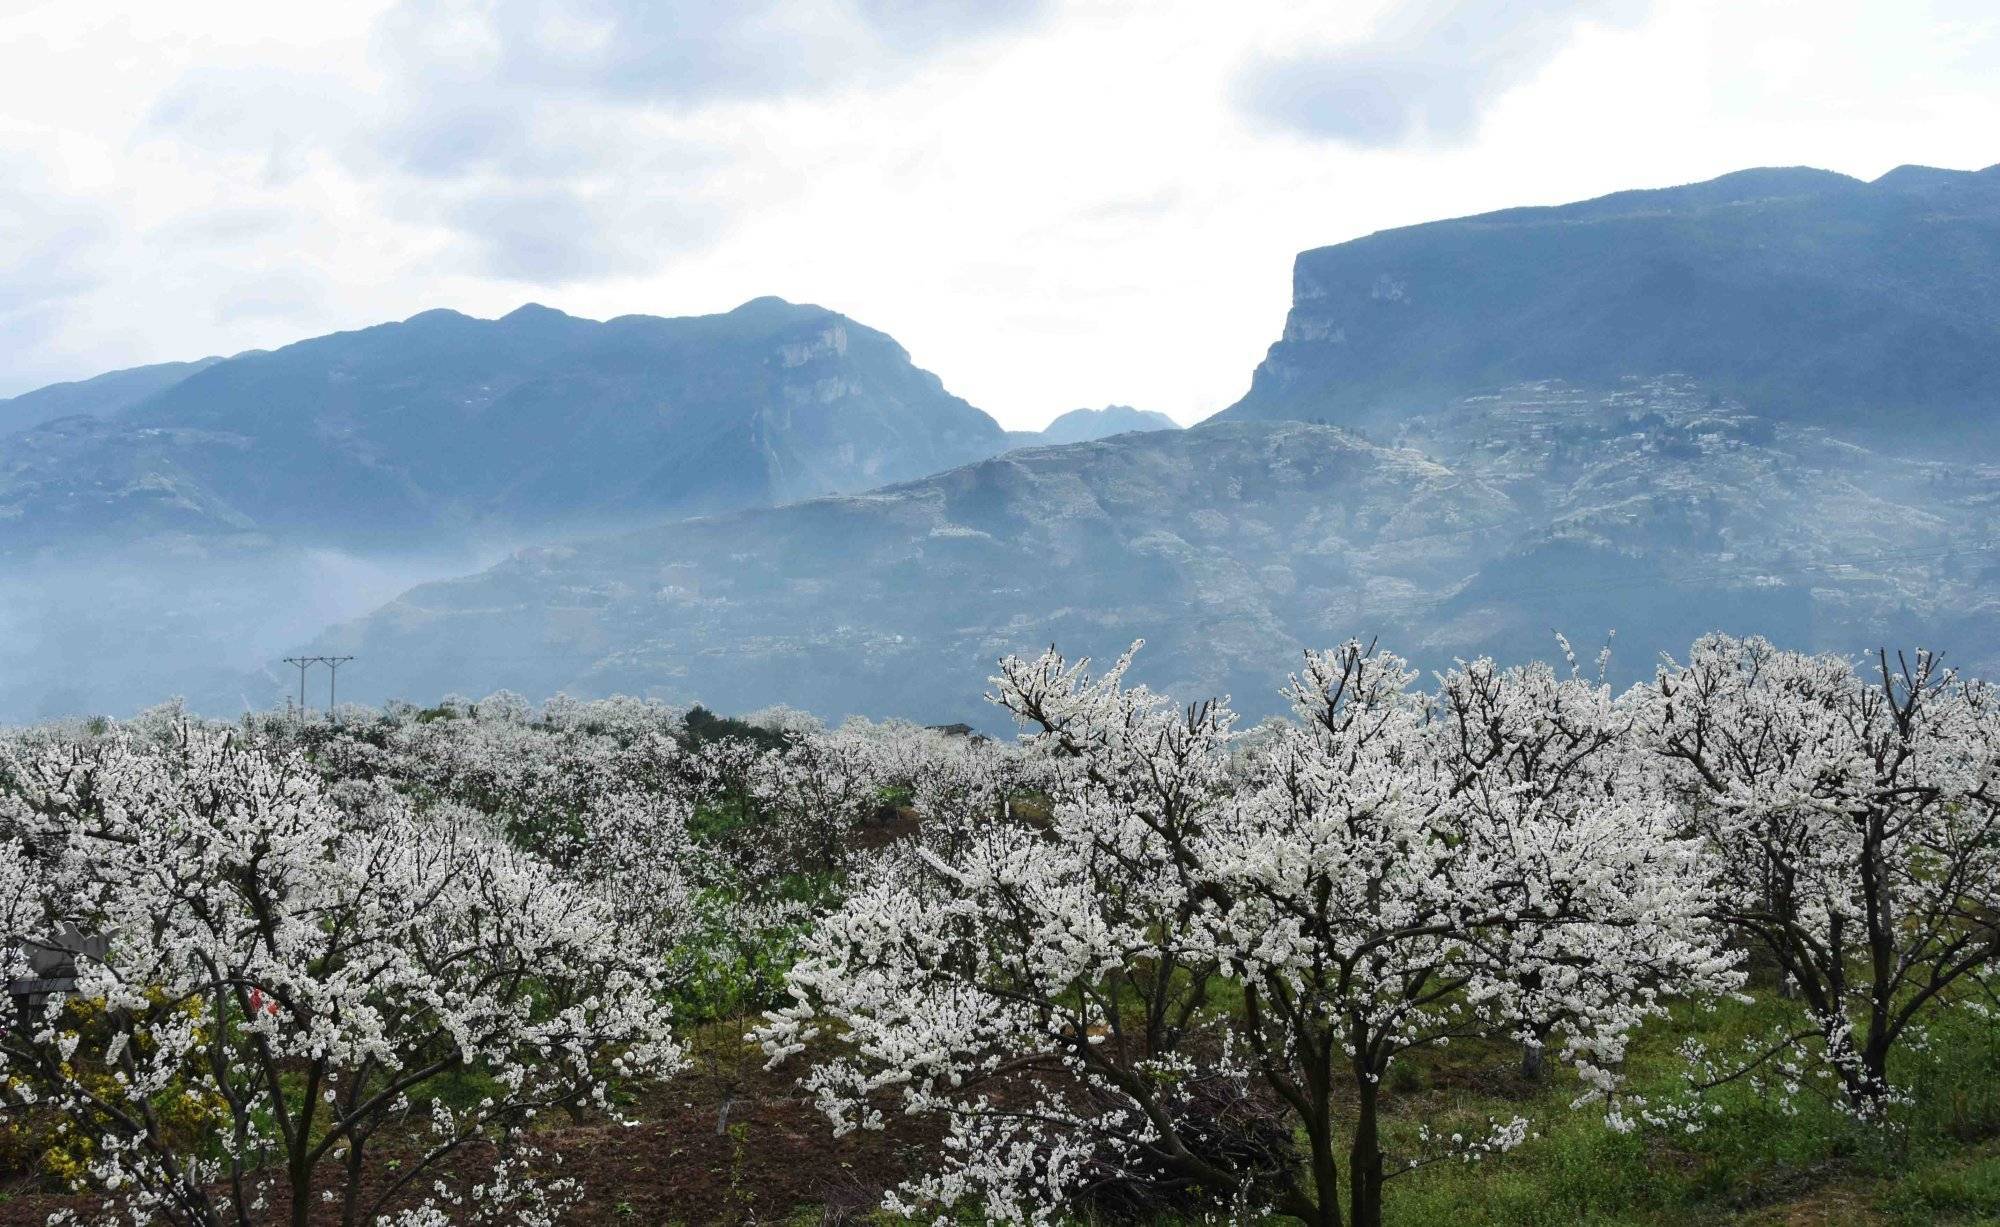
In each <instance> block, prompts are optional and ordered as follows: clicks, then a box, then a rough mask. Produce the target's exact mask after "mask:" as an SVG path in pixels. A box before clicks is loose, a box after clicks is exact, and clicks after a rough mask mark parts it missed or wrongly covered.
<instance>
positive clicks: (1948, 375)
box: [1223, 166, 2000, 451]
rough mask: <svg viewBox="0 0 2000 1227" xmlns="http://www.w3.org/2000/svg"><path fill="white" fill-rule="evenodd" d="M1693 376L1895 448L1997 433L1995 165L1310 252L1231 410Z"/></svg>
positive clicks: (1999, 322) (1758, 404) (1999, 218)
mask: <svg viewBox="0 0 2000 1227" xmlns="http://www.w3.org/2000/svg"><path fill="white" fill-rule="evenodd" d="M1657 371H1676V372H1681V373H1684V374H1687V375H1690V376H1692V377H1693V378H1695V379H1697V380H1699V381H1700V382H1701V383H1703V384H1704V386H1706V387H1708V388H1710V389H1711V390H1713V391H1715V392H1716V393H1718V394H1719V395H1721V396H1725V397H1728V398H1731V399H1734V400H1737V401H1740V402H1742V403H1743V404H1744V405H1745V406H1747V407H1748V408H1749V410H1750V411H1752V412H1754V413H1757V414H1760V415H1763V416H1767V417H1771V418H1775V419H1778V420H1784V421H1798V422H1804V423H1811V424H1817V425H1821V426H1827V427H1830V428H1835V429H1839V430H1841V431H1843V432H1846V433H1849V434H1853V435H1857V436H1860V437H1863V438H1866V439H1868V440H1870V441H1885V442H1891V443H1894V444H1896V445H1898V446H1917V447H1928V448H1931V449H1933V450H1936V449H1941V448H1945V447H1950V448H1963V447H1964V446H1966V445H1967V444H1968V443H1976V444H1977V445H1979V446H1981V447H1982V448H1984V449H1987V450H1989V451H1990V450H1991V449H1992V448H1993V447H1994V445H1995V444H1996V442H2000V166H1996V167H1991V168H1988V169H1987V170H1984V171H1980V172H1976V173H1971V172H1955V171H1942V170H1934V169H1929V168H1923V167H1904V168H1901V169H1900V170H1897V171H1892V172H1890V173H1889V174H1887V175H1884V176H1883V177H1882V178H1880V179H1878V180H1876V181H1874V182H1873V183H1864V182H1861V181H1859V180H1855V179H1849V178H1847V177H1845V176H1842V175H1836V174H1833V173H1831V172H1827V171H1817V170H1808V169H1803V168H1797V169H1775V170H1753V171H1744V172H1741V173H1739V174H1734V175H1727V176H1724V177H1723V178H1720V179H1716V180H1713V181H1711V182H1708V183H1698V184H1692V185H1689V186H1686V187H1678V188H1669V189H1665V190H1662V191H1641V192H1621V193H1619V194H1617V195H1613V196H1607V197H1604V198H1602V199H1599V200H1591V201H1585V202H1582V203H1579V204H1572V205H1564V206H1560V207H1557V208H1533V209H1509V210H1506V211H1503V212H1499V213H1489V214H1485V215H1482V216H1478V217H1469V218H1462V219H1459V220H1456V221H1445V222H1436V223H1432V224H1429V225H1422V226H1410V227H1406V228H1403V229H1398V230H1389V231H1384V232H1382V233H1379V234H1373V235H1369V236H1368V237H1366V238H1362V239H1357V240H1355V241H1353V242H1349V243H1342V244H1339V245H1337V246H1334V247H1325V248H1320V249H1318V250H1314V251H1308V252H1305V253H1304V254H1302V255H1300V256H1299V257H1298V261H1297V264H1296V266H1295V269H1294V272H1293V299H1292V309H1291V314H1290V316H1289V318H1288V319H1287V322H1286V326H1285V333H1284V336H1283V337H1282V338H1281V339H1280V340H1279V341H1278V342H1277V343H1276V344H1275V345H1273V346H1272V347H1271V350H1270V354H1269V356H1268V357H1267V358H1266V359H1265V361H1264V363H1263V364H1262V365H1261V366H1260V367H1259V368H1258V369H1257V372H1256V375H1255V377H1254V379H1253V381H1252V384H1251V388H1250V391H1249V393H1248V394H1247V395H1246V396H1245V397H1244V398H1243V399H1242V400H1241V401H1239V402H1238V403H1237V404H1236V405H1234V406H1232V407H1230V408H1229V409H1228V410H1227V411H1225V413H1224V414H1223V416H1224V417H1226V418H1231V419H1248V418H1260V419H1272V418H1294V419H1304V420H1313V421H1320V420H1324V421H1328V422H1332V423H1335V424H1347V425H1359V426H1365V427H1382V426H1384V425H1386V424H1390V423H1393V422H1396V421H1397V420H1399V419H1400V418H1401V417H1403V416H1404V415H1406V414H1410V413H1413V412H1419V411H1422V410H1424V409H1425V408H1427V407H1430V406H1435V405H1438V404H1443V403H1448V402H1450V401H1451V400H1454V399H1456V398H1458V397H1462V396H1467V395H1473V394H1477V393H1481V392H1492V391H1495V390H1497V389H1499V388H1501V387H1503V386H1505V385H1508V384H1512V383H1517V382H1520V381H1523V380H1540V379H1561V380H1566V381H1570V382H1573V383H1578V384H1584V385H1588V386H1592V387H1597V388H1602V389H1609V388H1611V387H1613V386H1614V385H1615V382H1616V381H1617V379H1618V378H1619V377H1620V376H1622V375H1624V374H1627V373H1630V372H1657Z"/></svg>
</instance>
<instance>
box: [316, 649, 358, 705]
mask: <svg viewBox="0 0 2000 1227" xmlns="http://www.w3.org/2000/svg"><path fill="white" fill-rule="evenodd" d="M353 659H354V658H353V657H352V656H322V657H320V658H319V660H320V663H322V664H324V665H325V666H326V715H327V718H328V719H329V720H337V719H339V718H340V717H339V716H338V714H337V713H338V712H339V710H340V709H339V708H338V707H336V706H334V701H333V686H334V683H335V682H337V681H339V680H340V666H342V665H344V664H346V663H347V662H348V661H350V660H353Z"/></svg>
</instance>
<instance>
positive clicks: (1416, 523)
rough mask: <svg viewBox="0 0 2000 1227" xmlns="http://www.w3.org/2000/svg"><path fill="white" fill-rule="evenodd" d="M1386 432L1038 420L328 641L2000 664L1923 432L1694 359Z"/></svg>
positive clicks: (880, 664) (428, 680)
mask: <svg viewBox="0 0 2000 1227" xmlns="http://www.w3.org/2000/svg"><path fill="white" fill-rule="evenodd" d="M1409 427H1410V431H1409V435H1408V437H1407V438H1406V439H1402V440H1397V441H1393V442H1377V441H1371V440H1368V439H1365V438H1363V437H1361V436H1359V435H1356V434H1354V433H1353V432H1351V431H1348V430H1345V429H1342V428H1338V427H1329V426H1320V425H1315V424H1310V423H1300V422H1276V421H1218V422H1212V423H1208V424H1204V425H1202V426H1198V427H1195V428H1193V429H1190V430H1187V431H1180V432H1159V433H1148V434H1126V435H1120V436H1118V437H1116V438H1111V439H1106V440H1101V441H1097V442H1091V443H1084V444H1075V445H1069V446H1060V447H1045V448H1034V449H1028V450H1023V451H1016V452H1011V453H1009V454H1007V455H1005V456H1001V457H998V458H995V459H991V460H987V461H983V462H980V463H977V464H973V465H970V466H966V467H963V468H959V469H955V470H952V471H949V472H946V473H943V474H939V475H937V476H934V477H929V478H925V479H922V480H920V481H916V482H911V483H905V484H901V485H895V486H890V487H887V488H884V489H881V490H877V491H872V492H870V493H867V494H861V495H852V496H844V497H836V498H826V499H819V500H812V501H808V502H804V503H799V504H795V505H792V506H787V507H780V508H774V509H766V510H757V511H746V512H738V513H735V514H731V515H727V516H721V517H713V518H703V519H695V520H690V521H686V522H683V523H679V524H675V525H671V526H667V527H662V528H658V529H651V530H647V531H645V532H642V533H636V534H628V535H622V536H618V537H614V538H608V539H602V540H597V541H591V542H584V543H576V544H571V545H564V546H559V547H552V548H544V549H533V550H527V551H523V552H521V553H518V554H517V555H515V556H514V557H512V558H510V559H509V560H507V561H505V562H503V563H501V564H499V565H497V566H495V567H493V568H491V569H489V570H487V571H485V572H482V573H480V574H478V575H475V576H471V577H468V578H465V579H460V580H453V581H447V582H442V583H435V584H429V585H425V586H422V587H419V588H416V589H414V590H413V591H411V592H409V593H406V594H405V595H403V596H402V597H400V598H399V599H398V600H396V601H395V602H393V603H392V604H390V605H389V606H387V607H385V608H384V609H382V610H380V611H378V612H377V613H375V614H373V615H371V616H370V617H368V618H366V619H364V620H361V621H359V622H357V623H354V624H350V625H347V626H344V627H340V628H336V629H335V630H333V631H331V632H329V634H328V635H326V636H324V637H323V638H322V639H321V640H320V641H319V643H318V645H317V646H318V648H319V649H320V650H325V651H335V650H337V651H340V652H346V653H353V654H355V655H357V656H359V657H360V658H361V659H363V660H366V661H368V662H370V664H369V666H368V668H367V669H366V670H365V671H357V672H356V674H355V683H356V687H357V688H356V690H355V691H354V693H355V694H357V695H369V696H371V697H377V698H386V697H388V696H389V695H390V694H392V693H400V694H405V695H436V694H440V693H444V692H447V691H458V692H463V693H468V694H470V693H473V692H475V691H479V690H480V689H481V688H491V687H493V686H507V687H510V688H513V689H516V690H519V691H522V692H524V693H529V694H549V693H554V692H556V691H559V690H560V691H565V692H568V693H571V694H579V695H581V694H603V693H609V692H616V691H633V690H636V691H638V692H643V693H651V694H658V695H662V696H668V697H674V698H679V699H681V700H683V701H686V700H691V699H694V698H700V699H701V700H702V701H704V702H708V703H711V704H716V705H721V706H724V707H726V708H729V709H733V710H742V709H746V708H754V707H758V706H762V705H764V704H768V703H773V702H780V701H782V702H787V703H792V704H795V705H799V706H805V707H808V708H811V709H813V710H816V711H821V712H826V713H839V712H844V711H861V712H867V713H871V714H882V715H887V714H900V715H905V716H911V717H915V718H921V719H926V720H971V721H973V722H975V723H984V724H987V725H990V724H991V723H992V721H991V718H990V715H988V714H987V713H984V712H982V710H981V708H980V705H979V703H978V696H979V695H980V693H981V692H982V689H983V687H984V682H985V679H986V677H987V675H988V673H990V672H991V665H992V662H993V661H994V660H995V658H997V657H998V656H1000V655H1002V654H1004V653H1007V652H1030V651H1035V650H1038V649H1039V648H1041V647H1043V646H1046V645H1047V644H1049V643H1051V642H1053V643H1055V644H1057V645H1059V646H1060V647H1062V648H1063V649H1064V650H1065V651H1067V652H1070V653H1074V654H1088V655H1094V656H1096V657H1098V658H1099V659H1109V658H1110V657H1111V656H1115V655H1116V654H1117V653H1118V652H1120V651H1122V650H1123V649H1124V648H1125V647H1126V646H1128V645H1129V644H1130V643H1131V642H1132V641H1133V640H1135V639H1139V638H1145V639H1147V640H1148V644H1147V647H1146V649H1145V650H1144V652H1142V654H1141V657H1140V662H1141V663H1140V667H1139V668H1138V670H1137V672H1136V674H1135V676H1138V677H1141V678H1143V679H1145V680H1148V681H1151V682H1154V683H1156V684H1158V685H1161V686H1163V687H1165V688H1167V689H1168V690H1170V691H1171V692H1172V693H1175V694H1179V695H1183V696H1186V695H1196V696H1199V695H1209V694H1233V695H1234V696H1235V700H1236V702H1237V704H1238V705H1239V707H1240V708H1241V709H1242V710H1244V711H1246V712H1248V713H1250V714H1252V715H1261V714H1266V713H1269V712H1271V711H1273V710H1274V709H1275V708H1276V706H1277V694H1276V683H1277V681H1278V680H1279V675H1280V673H1281V671H1282V670H1283V669H1284V668H1285V667H1286V665H1287V662H1289V661H1292V660H1295V659H1296V657H1297V653H1298V652H1299V650H1300V649H1301V648H1303V647H1312V646H1327V645H1331V644H1334V643H1337V642H1339V641H1340V640H1343V639H1345V638H1347V637H1349V636H1359V637H1361V638H1364V639H1367V638H1373V637H1377V636H1379V637H1380V638H1381V640H1382V642H1383V643H1384V644H1385V645H1387V646H1390V647H1392V648H1394V649H1396V650H1398V651H1401V652H1403V653H1405V654H1407V655H1410V656H1411V657H1412V658H1414V659H1416V660H1417V661H1419V662H1420V663H1422V664H1424V665H1425V666H1427V667H1441V666H1443V665H1446V664H1448V663H1449V662H1450V661H1451V660H1452V659H1453V658H1454V657H1457V656H1463V655H1468V654H1473V653H1480V652H1489V653H1493V654H1495V655H1497V656H1499V657H1501V658H1504V659H1523V658H1528V657H1546V656H1549V655H1552V654H1553V653H1554V652H1555V651H1556V650H1557V645H1556V641H1555V637H1554V633H1555V632H1558V631H1560V632H1565V633H1567V634H1568V635H1569V636H1570V637H1571V638H1572V639H1573V640H1575V641H1576V642H1577V643H1578V644H1579V645H1592V646H1594V645H1596V644H1599V643H1602V642H1604V641H1605V640H1606V637H1607V635H1610V634H1614V633H1615V636H1616V638H1615V641H1614V642H1615V651H1614V654H1613V659H1614V662H1615V669H1614V674H1615V676H1617V677H1619V678H1621V679H1625V680H1629V679H1632V678H1635V677H1637V676H1641V675H1644V674H1647V673H1649V672H1650V670H1651V668H1652V665H1653V663H1654V662H1655V661H1656V660H1657V659H1658V657H1659V654H1660V653H1661V652H1684V651H1685V649H1686V647H1687V645H1688V643H1689V642H1690V641H1691V640H1692V639H1693V638H1694V637H1695V636H1697V635H1699V634H1701V633H1702V632H1704V631H1707V630H1710V629H1716V628H1723V629H1728V630H1733V631H1737V632H1740V633H1761V634H1766V635H1769V636H1771V637H1773V638H1775V639H1778V640H1781V641H1785V642H1790V643H1797V644H1804V645H1810V646H1813V647H1816V648H1829V649H1842V650H1849V651H1858V650H1862V649H1864V648H1868V647H1871V646H1873V645H1874V644H1875V643H1877V642H1880V641H1883V637H1884V636H1888V637H1889V639H1888V641H1890V642H1898V643H1902V642H1912V641H1919V640H1920V641H1922V642H1926V643H1936V644H1950V645H1952V647H1953V649H1954V652H1955V654H1956V656H1957V657H1958V658H1959V659H1960V662H1961V663H1963V664H1968V665H1973V666H1977V667H1979V668H1981V669H1982V670H1984V671H1987V672H1995V671H2000V670H1996V666H2000V630H1996V628H1997V627H2000V622H1996V621H1995V615H1996V614H2000V556H1996V554H1995V553H1994V552H1993V550H1992V544H1991V543H1992V542H1993V540H1994V536H1995V532H1996V529H2000V467H1995V466H1992V465H1983V464H1970V463H1948V462H1944V461H1936V460H1919V459H1892V458H1886V457H1882V456H1880V455H1878V454H1877V453H1875V452H1873V451H1871V450H1870V449H1866V448H1862V447H1858V446H1855V445H1853V444H1850V443H1846V442H1843V441H1841V440H1839V439H1838V438H1836V437H1834V436H1831V435H1829V434H1827V433H1826V432H1825V431H1823V430H1820V429H1819V428H1816V427H1802V426H1797V425H1794V424H1790V423H1782V422H1774V421H1772V420H1770V419H1766V418H1761V417H1758V416H1756V415H1753V414H1750V413H1748V412H1747V411H1746V410H1745V408H1744V407H1743V406H1742V405H1740V404H1738V403H1736V402H1733V401H1727V400H1718V398H1717V395H1716V394H1715V393H1714V392H1713V391H1711V390H1710V389H1708V388H1706V387H1704V386H1702V385H1700V384H1697V383H1695V382H1693V381H1691V380H1687V379H1684V378H1663V379H1654V380H1627V381H1624V386H1623V387H1622V388H1621V389H1619V390H1618V391H1615V392H1612V393H1608V394H1599V393H1593V392H1587V391H1584V390H1581V389H1578V388H1575V387H1572V386H1569V385H1562V384H1555V383H1540V384H1531V385H1522V386H1517V387H1513V388H1509V389H1506V390H1504V391H1503V392H1501V393H1499V394H1497V395H1492V396H1487V397H1483V398H1479V399H1477V400H1474V401H1470V402H1465V403H1458V404H1454V405H1451V406H1446V407H1443V408H1441V409H1440V410H1438V411H1435V412H1432V413H1427V414H1424V415H1421V416H1420V417H1415V418H1412V419H1411V420H1410V422H1409Z"/></svg>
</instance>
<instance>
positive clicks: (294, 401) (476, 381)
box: [0, 298, 1005, 555]
mask: <svg viewBox="0 0 2000 1227" xmlns="http://www.w3.org/2000/svg"><path fill="white" fill-rule="evenodd" d="M1004 446H1005V435H1004V432H1003V431H1001V429H1000V427H999V426H998V425H997V424H996V423H995V422H994V421H993V420H992V419H991V418H989V417H987V416H986V415H985V414H984V413H981V412H980V411H979V410H977V409H975V408H973V407H972V406H970V405H968V404H966V403H965V402H964V401H963V400H960V399H959V398H957V397H955V396H952V395H951V394H950V393H948V392H946V391H945V389H944V387H943V385H942V384H941V383H940V382H939V381H938V379H937V377H936V376H934V375H932V374H930V373H929V372H927V371H923V370H921V369H919V368H917V367H916V366H914V365H912V364H911V362H910V360H909V355H908V354H907V353H906V352H905V351H904V350H903V348H902V347H901V346H899V345H897V344H896V342H895V341H894V340H892V339H891V338H889V337H888V336H886V335H884V334H882V333H880V332H877V331H875V330H874V329H871V328H867V327H865V326H863V325H861V324H858V323H856V322H854V321H852V320H849V319H847V318H846V317H844V316H841V315H839V314H837V313H835V312H832V311H827V310H825V309H823V308H819V307H811V306H800V305H795V304H792V303H786V302H783V301H781V300H778V299H770V298H766V299H757V300H755V301H753V302H749V303H746V304H744V305H743V306H742V307H739V308H737V309H736V310H734V311H731V312H728V313H726V314H723V315H713V316H702V317H695V318H684V319H660V318H655V317H650V316H627V317H623V318H620V319H615V320H610V321H606V322H602V323H600V322H597V321H592V320H584V319H577V318H573V317H571V316H567V315H564V314H562V313H561V312H558V311H552V310H548V309H546V308H541V307H524V308H522V309H521V310H519V311H516V312H514V313H513V314H511V315H508V316H506V317H505V318H502V319H498V320H479V319H472V318H470V317H467V316H463V315H459V314H457V313H454V312H449V311H432V312H426V313H424V314H422V315H418V316H415V317H413V318H411V319H409V320H406V321H404V322H402V323H400V324H386V325H382V326H379V327H375V328H369V329H364V330H361V331H359V332H352V333H340V334H335V335H333V336H327V337H320V338H316V339H314V340H310V341H304V342H300V343H299V344H296V345H291V346H287V347H285V348H283V349H279V350H275V351H271V352H268V353H256V354H246V355H241V356H239V357H236V358H232V359H228V360H226V361H222V362H218V363H215V364H213V365H210V366H208V367H206V368H205V369H202V370H199V371H197V372H194V373H193V374H191V375H188V376H187V377H186V378H182V379H179V380H178V381H176V382H174V383H172V384H171V385H170V386H167V387H165V388H163V389H161V390H159V391H157V392H155V393H153V394H151V395H149V396H146V397H144V398H142V399H140V400H138V401H137V402H136V403H133V404H130V405H129V406H126V407H124V408H123V409H122V410H121V411H120V412H118V413H116V414H114V415H112V416H110V417H108V418H102V419H78V418H65V419H62V420H59V421H55V422H51V423H47V424H45V425H43V426H41V427H39V428H37V429H34V430H30V431H27V432H24V433H21V434H17V435H15V436H14V437H12V438H10V439H7V440H5V441H4V447H0V554H8V553H13V554H17V555H18V554H20V553H23V552H30V551H34V550H37V549H41V548H46V547H49V546H57V545H62V546H73V545H75V544H77V543H79V542H88V541H102V542H113V543H120V544H129V543H130V542H132V541H133V540H134V539H137V538H141V537H145V536H148V535H152V534H161V533H167V534H176V535H181V536H192V537H197V538H202V537H208V538H235V539H238V540H248V541H278V542H288V543H301V542H304V543H337V544H343V545H357V544H358V545H366V546H381V545H385V544H386V545H394V546H397V547H405V548H407V547H409V546H411V545H412V544H416V543H421V544H422V545H424V546H425V547H427V548H437V547H439V546H440V545H442V544H444V543H448V542H450V541H454V540H463V539H467V538H469V537H473V536H479V535H485V536H489V537H513V538H516V539H519V538H520V537H524V536H526V537H534V536H546V535H549V534H551V533H555V532H561V531H578V530H581V529H585V528H599V529H602V528H605V527H610V526H627V525H631V524H633V523H636V522H643V521H645V520H647V519H657V518H660V517H662V516H667V515H672V514H687V513H690V512H699V511H710V510H717V509H722V508H730V507H743V506H755V505H760V504H766V503H772V502H778V501H784V500H788V499H796V498H803V497H809V496H813V495H819V494H825V493H829V492H832V491H842V490H857V489H863V488H866V487H869V486H873V485H879V484H881V483H884V482H889V481H895V480H899V479H903V478H909V477H914V476H917V475H920V474H923V473H929V472H935V471H937V470H939V469H943V468H949V467H951V466H953V465H956V464H962V463H964V462H966V461H968V460H972V459H977V458H979V457H982V456H988V455H992V454H993V453H995V452H997V451H999V450H1001V449H1002V448H1003V447H1004Z"/></svg>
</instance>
